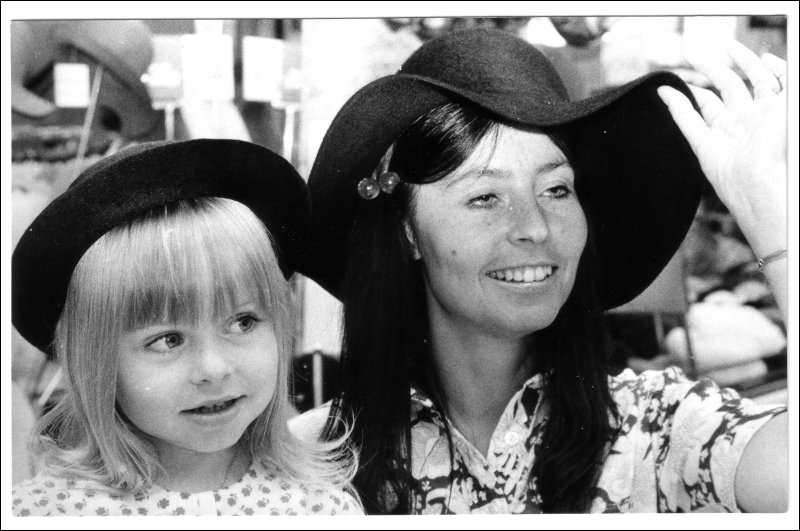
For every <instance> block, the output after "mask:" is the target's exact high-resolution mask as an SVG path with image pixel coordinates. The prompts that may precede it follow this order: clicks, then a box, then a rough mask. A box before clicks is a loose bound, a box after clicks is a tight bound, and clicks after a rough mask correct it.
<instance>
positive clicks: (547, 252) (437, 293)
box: [409, 126, 587, 339]
mask: <svg viewBox="0 0 800 531" xmlns="http://www.w3.org/2000/svg"><path fill="white" fill-rule="evenodd" d="M412 203H413V204H412V208H411V226H410V227H409V229H410V230H409V233H410V234H409V236H410V237H411V239H412V240H413V241H414V244H415V248H416V254H417V255H418V257H419V258H421V259H422V262H423V265H424V270H425V274H426V284H427V285H426V288H427V294H428V307H429V313H430V318H431V321H432V322H434V323H435V322H437V321H439V320H441V319H444V320H445V321H446V322H448V323H449V324H451V325H453V326H455V327H456V330H464V331H465V332H467V331H469V332H472V331H481V332H483V333H484V334H488V335H491V336H496V337H501V338H505V339H509V338H517V337H519V338H522V337H524V336H526V335H528V334H530V333H532V332H535V331H537V330H540V329H542V328H544V327H546V326H548V325H549V324H550V323H552V322H553V320H554V319H555V317H556V315H557V314H558V311H559V310H560V309H561V306H562V305H563V304H564V302H565V301H566V299H567V296H568V295H569V293H570V291H571V290H572V286H573V284H574V282H575V275H576V272H577V269H578V261H579V260H580V256H581V253H582V252H583V248H584V246H585V244H586V233H587V228H586V218H585V216H584V214H583V210H582V209H581V206H580V204H579V203H578V198H577V197H576V195H575V178H574V175H573V171H572V168H571V167H570V165H569V163H568V162H567V159H566V157H565V156H564V154H563V153H562V152H561V150H559V148H558V147H556V145H555V144H554V143H553V141H552V140H550V138H548V137H547V136H546V135H545V134H543V133H541V132H536V131H521V130H517V129H513V128H510V127H507V126H500V128H499V134H498V137H497V141H496V143H495V139H494V136H493V135H491V134H489V135H486V137H485V138H484V139H483V140H482V141H481V142H480V143H479V144H478V146H477V148H476V149H475V151H474V152H473V153H472V154H471V155H470V157H469V158H468V159H467V160H466V161H465V162H464V163H463V164H462V165H461V166H460V167H459V168H458V169H456V170H455V171H454V172H453V173H452V174H450V175H448V176H447V177H445V178H443V179H441V180H439V181H437V182H434V183H431V184H425V185H420V186H416V187H415V188H414V192H413V201H412Z"/></svg>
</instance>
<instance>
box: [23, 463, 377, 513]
mask: <svg viewBox="0 0 800 531" xmlns="http://www.w3.org/2000/svg"><path fill="white" fill-rule="evenodd" d="M12 498H13V513H14V515H15V516H98V515H99V516H156V515H157V516H164V515H174V516H179V515H195V516H196V515H218V516H235V515H274V516H279V515H296V514H310V515H315V514H319V515H336V514H364V513H363V511H362V509H361V505H360V504H359V503H358V502H357V501H356V500H355V499H354V498H353V497H352V496H351V495H350V494H348V493H346V492H344V491H341V490H338V489H332V488H315V487H312V486H307V485H304V484H301V483H298V482H296V481H292V480H288V479H284V478H282V477H281V476H280V475H279V474H278V472H277V470H276V469H275V467H274V465H272V464H270V463H261V462H258V461H255V462H254V463H253V465H251V466H250V469H249V470H248V471H247V472H245V474H244V476H243V477H242V479H241V480H240V481H238V482H237V483H234V484H233V485H231V486H230V487H227V488H224V489H219V490H214V491H208V492H198V493H188V492H176V491H167V490H164V489H163V488H161V487H159V486H153V487H152V488H151V489H150V490H149V491H147V492H145V493H140V494H130V495H125V496H115V495H113V494H111V493H109V492H108V491H106V490H104V489H102V488H99V486H98V485H97V483H96V482H94V481H91V480H84V479H67V478H62V477H53V476H48V475H43V474H39V475H38V476H36V477H34V478H32V479H29V480H27V481H24V482H22V483H20V484H19V485H16V486H15V487H14V491H13V496H12Z"/></svg>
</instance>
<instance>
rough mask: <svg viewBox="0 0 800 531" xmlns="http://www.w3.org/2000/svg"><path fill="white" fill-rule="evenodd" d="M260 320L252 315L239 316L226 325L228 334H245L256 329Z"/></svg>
mask: <svg viewBox="0 0 800 531" xmlns="http://www.w3.org/2000/svg"><path fill="white" fill-rule="evenodd" d="M259 321H260V319H259V318H258V317H256V316H255V315H252V314H245V315H239V316H236V318H234V320H233V321H231V324H230V325H228V333H231V334H245V333H247V332H249V331H251V330H252V329H253V328H255V327H256V325H257V324H258V322H259Z"/></svg>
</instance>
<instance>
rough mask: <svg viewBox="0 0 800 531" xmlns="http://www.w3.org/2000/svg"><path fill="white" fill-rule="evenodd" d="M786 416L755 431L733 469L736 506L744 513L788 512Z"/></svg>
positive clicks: (787, 423)
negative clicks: (734, 471) (737, 464)
mask: <svg viewBox="0 0 800 531" xmlns="http://www.w3.org/2000/svg"><path fill="white" fill-rule="evenodd" d="M788 419H789V415H788V414H786V413H782V414H780V415H778V416H777V417H775V418H774V419H772V420H770V421H769V422H767V423H766V424H764V426H763V427H762V428H761V429H760V430H758V432H757V433H756V434H755V435H754V436H753V438H752V439H751V440H750V442H749V443H748V444H747V446H746V447H745V449H744V452H743V453H742V458H741V460H740V461H739V466H738V467H737V468H736V479H735V480H734V489H735V491H736V503H737V504H738V505H739V508H740V509H741V510H743V511H745V512H754V513H778V512H786V511H787V510H788V509H789V447H788V441H789V420H788Z"/></svg>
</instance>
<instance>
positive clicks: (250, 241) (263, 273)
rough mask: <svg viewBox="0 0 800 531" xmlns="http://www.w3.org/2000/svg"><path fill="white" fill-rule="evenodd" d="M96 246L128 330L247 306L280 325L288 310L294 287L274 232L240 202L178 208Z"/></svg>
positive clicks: (121, 230) (145, 218)
mask: <svg viewBox="0 0 800 531" xmlns="http://www.w3.org/2000/svg"><path fill="white" fill-rule="evenodd" d="M95 246H96V247H98V249H97V252H98V253H100V254H102V255H104V257H103V258H104V261H105V262H106V268H105V269H106V270H105V271H104V272H103V274H101V276H102V277H105V280H106V281H107V282H108V286H107V290H108V292H109V294H111V293H113V292H116V293H114V296H112V297H109V299H108V303H109V304H110V305H112V306H113V308H110V309H111V313H112V314H114V315H115V317H116V319H118V321H117V322H118V324H119V326H120V327H121V330H133V329H136V328H139V327H142V326H148V325H151V324H154V323H158V322H180V323H192V324H196V323H197V322H198V321H200V320H201V319H204V318H211V319H215V320H216V319H219V318H224V317H227V316H229V315H231V314H232V313H233V312H235V311H236V309H237V308H238V307H240V306H242V305H243V304H246V303H252V304H255V305H257V307H258V308H260V309H261V310H262V311H263V312H265V314H266V315H267V316H268V317H269V318H270V319H272V320H273V321H276V320H277V321H280V320H281V318H280V315H281V314H284V313H285V311H286V304H287V300H286V299H287V297H286V282H285V281H284V279H283V278H282V276H281V274H280V269H279V267H278V263H277V258H276V256H275V253H274V251H273V247H272V242H271V241H270V238H269V236H268V233H267V232H266V230H265V229H264V227H263V225H262V224H261V222H260V221H259V220H258V218H256V216H255V215H254V214H253V213H252V212H251V211H250V210H249V209H248V208H247V207H245V206H244V205H242V204H240V203H238V202H236V201H233V200H230V199H220V198H203V199H197V200H186V201H181V202H178V203H173V204H170V205H167V206H164V207H161V208H159V209H157V210H153V211H150V212H148V213H147V214H146V215H145V216H143V217H141V218H139V219H137V220H136V221H133V222H131V223H130V224H128V225H126V226H122V227H119V228H116V229H114V230H112V231H110V232H109V233H107V234H106V235H105V236H103V238H101V240H99V241H98V242H97V244H95ZM88 254H89V253H87V255H88ZM99 284H101V285H102V284H106V282H100V283H99ZM276 324H277V323H276Z"/></svg>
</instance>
